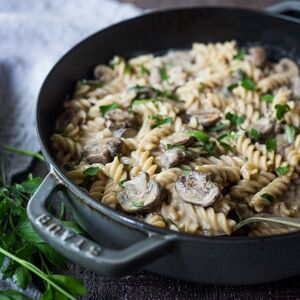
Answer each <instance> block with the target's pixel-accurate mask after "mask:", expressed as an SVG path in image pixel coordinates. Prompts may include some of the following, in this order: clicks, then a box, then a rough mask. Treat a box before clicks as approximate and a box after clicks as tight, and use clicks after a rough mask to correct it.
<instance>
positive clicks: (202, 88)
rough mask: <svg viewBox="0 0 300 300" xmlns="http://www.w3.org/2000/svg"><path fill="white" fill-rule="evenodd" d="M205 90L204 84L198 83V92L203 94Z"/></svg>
mask: <svg viewBox="0 0 300 300" xmlns="http://www.w3.org/2000/svg"><path fill="white" fill-rule="evenodd" d="M205 88H206V85H205V83H203V82H200V86H199V91H200V92H203V91H204V90H205Z"/></svg>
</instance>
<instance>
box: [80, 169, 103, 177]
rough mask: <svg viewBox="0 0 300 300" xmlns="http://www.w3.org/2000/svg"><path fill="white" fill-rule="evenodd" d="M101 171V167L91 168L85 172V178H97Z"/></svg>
mask: <svg viewBox="0 0 300 300" xmlns="http://www.w3.org/2000/svg"><path fill="white" fill-rule="evenodd" d="M99 169H100V168H99V167H89V168H87V169H85V170H84V171H83V174H84V175H85V176H96V175H97V173H98V171H99Z"/></svg>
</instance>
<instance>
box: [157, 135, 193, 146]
mask: <svg viewBox="0 0 300 300" xmlns="http://www.w3.org/2000/svg"><path fill="white" fill-rule="evenodd" d="M195 141H196V139H195V138H194V137H193V136H190V135H188V134H187V133H185V132H175V133H173V134H171V135H169V136H168V137H166V138H164V139H162V140H161V144H162V145H163V146H165V147H167V145H168V144H170V145H184V146H189V145H191V144H193V143H194V142H195Z"/></svg>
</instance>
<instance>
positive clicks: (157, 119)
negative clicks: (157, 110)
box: [149, 115, 173, 129]
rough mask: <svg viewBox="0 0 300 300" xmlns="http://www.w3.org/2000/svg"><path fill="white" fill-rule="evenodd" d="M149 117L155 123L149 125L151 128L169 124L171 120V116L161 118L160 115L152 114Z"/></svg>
mask: <svg viewBox="0 0 300 300" xmlns="http://www.w3.org/2000/svg"><path fill="white" fill-rule="evenodd" d="M149 118H150V119H151V120H154V121H155V123H154V124H153V125H152V126H151V128H152V129H153V128H156V127H159V126H162V125H166V124H171V123H172V122H173V119H172V117H167V118H162V116H160V115H152V116H150V117H149Z"/></svg>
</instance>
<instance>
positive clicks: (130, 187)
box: [118, 173, 161, 213]
mask: <svg viewBox="0 0 300 300" xmlns="http://www.w3.org/2000/svg"><path fill="white" fill-rule="evenodd" d="M124 187H125V190H124V191H122V192H121V193H119V194H118V200H119V204H120V206H121V208H122V210H123V211H126V212H128V213H141V212H147V211H150V210H151V209H152V208H153V207H155V206H156V205H157V204H158V203H159V201H160V195H161V187H160V185H159V183H158V182H157V181H156V180H153V179H150V180H149V175H148V174H147V173H141V174H140V175H138V176H135V177H134V178H133V179H131V180H129V181H126V182H125V183H124Z"/></svg>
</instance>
